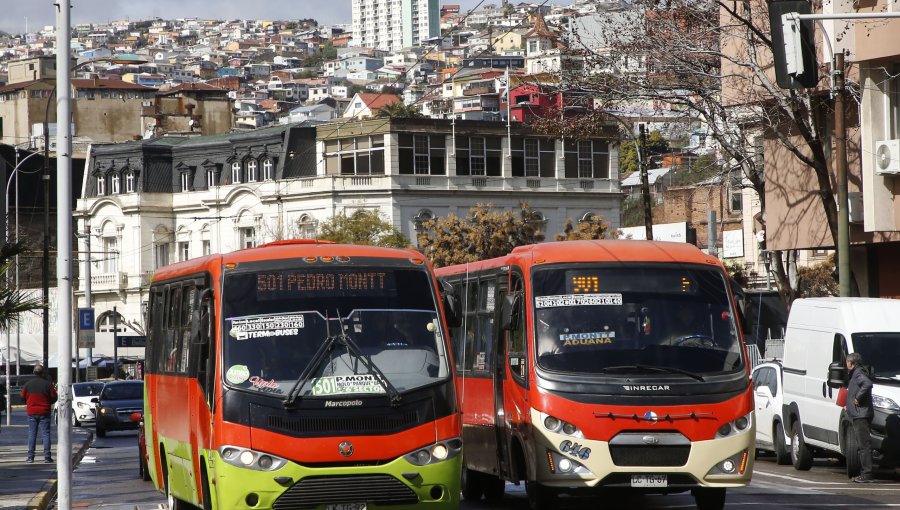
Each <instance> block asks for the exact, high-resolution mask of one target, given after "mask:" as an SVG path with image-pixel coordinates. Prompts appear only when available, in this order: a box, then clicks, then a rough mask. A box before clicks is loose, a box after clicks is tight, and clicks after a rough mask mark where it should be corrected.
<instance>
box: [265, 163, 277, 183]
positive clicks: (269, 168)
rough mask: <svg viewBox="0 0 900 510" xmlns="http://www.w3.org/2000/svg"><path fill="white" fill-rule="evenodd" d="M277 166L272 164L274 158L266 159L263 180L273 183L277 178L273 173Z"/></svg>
mask: <svg viewBox="0 0 900 510" xmlns="http://www.w3.org/2000/svg"><path fill="white" fill-rule="evenodd" d="M274 168H275V165H274V164H273V163H272V158H266V160H265V161H263V180H264V181H271V180H272V179H274V178H275V174H274V172H273V170H274Z"/></svg>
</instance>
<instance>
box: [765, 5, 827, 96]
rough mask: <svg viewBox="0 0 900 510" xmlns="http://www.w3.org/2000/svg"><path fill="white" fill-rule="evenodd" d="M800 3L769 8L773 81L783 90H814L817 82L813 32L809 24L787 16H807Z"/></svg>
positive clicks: (808, 12) (808, 8)
mask: <svg viewBox="0 0 900 510" xmlns="http://www.w3.org/2000/svg"><path fill="white" fill-rule="evenodd" d="M810 12H811V10H810V7H809V3H808V2H806V1H804V0H790V1H783V2H772V3H770V4H769V26H770V28H771V30H772V32H771V38H772V53H773V56H774V59H775V81H776V83H777V84H778V86H779V87H781V88H783V89H801V88H810V87H815V86H816V83H818V82H819V66H818V63H817V62H816V41H815V35H816V34H815V30H814V28H813V22H812V20H803V21H800V20H797V19H795V18H792V16H791V14H792V13H796V14H810Z"/></svg>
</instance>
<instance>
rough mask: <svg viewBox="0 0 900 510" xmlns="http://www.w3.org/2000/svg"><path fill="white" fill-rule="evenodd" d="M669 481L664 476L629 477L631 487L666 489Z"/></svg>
mask: <svg viewBox="0 0 900 510" xmlns="http://www.w3.org/2000/svg"><path fill="white" fill-rule="evenodd" d="M668 485H669V480H668V478H667V477H666V475H631V486H632V487H666V486H668Z"/></svg>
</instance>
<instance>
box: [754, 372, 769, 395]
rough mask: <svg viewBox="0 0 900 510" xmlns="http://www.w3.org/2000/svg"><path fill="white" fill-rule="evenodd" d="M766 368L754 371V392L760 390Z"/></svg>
mask: <svg viewBox="0 0 900 510" xmlns="http://www.w3.org/2000/svg"><path fill="white" fill-rule="evenodd" d="M765 371H766V370H765V369H764V368H757V369H756V370H754V371H753V377H752V379H753V391H756V389H757V388H759V383H760V379H762V376H763V373H765Z"/></svg>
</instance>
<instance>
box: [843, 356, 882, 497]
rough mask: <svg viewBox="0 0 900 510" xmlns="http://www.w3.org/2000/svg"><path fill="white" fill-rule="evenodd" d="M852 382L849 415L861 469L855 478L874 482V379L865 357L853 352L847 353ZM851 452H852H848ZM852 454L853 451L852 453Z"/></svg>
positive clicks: (859, 481) (848, 399)
mask: <svg viewBox="0 0 900 510" xmlns="http://www.w3.org/2000/svg"><path fill="white" fill-rule="evenodd" d="M847 369H848V370H850V384H849V385H848V386H847V407H846V410H847V417H848V418H850V421H851V422H852V423H853V432H854V433H855V434H856V444H857V446H858V448H859V449H858V455H859V464H860V471H859V475H857V476H856V477H855V478H853V481H854V482H856V483H870V482H872V480H873V478H872V440H871V436H870V430H871V428H872V418H873V417H874V416H875V410H874V409H873V408H872V379H871V377H870V376H869V372H868V370H866V367H864V366H863V358H862V356H861V355H860V354H859V353H857V352H853V353H850V354H848V355H847ZM848 453H850V452H848ZM851 455H852V453H851Z"/></svg>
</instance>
